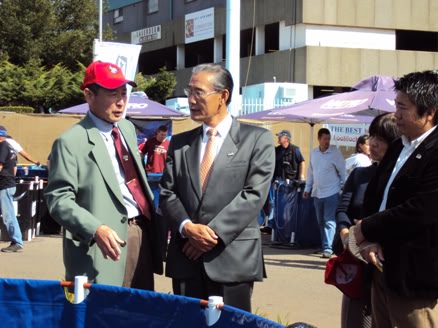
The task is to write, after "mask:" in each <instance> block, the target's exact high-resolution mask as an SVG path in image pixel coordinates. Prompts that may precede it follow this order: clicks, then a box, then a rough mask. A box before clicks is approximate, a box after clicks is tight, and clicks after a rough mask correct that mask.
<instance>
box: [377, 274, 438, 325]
mask: <svg viewBox="0 0 438 328" xmlns="http://www.w3.org/2000/svg"><path fill="white" fill-rule="evenodd" d="M371 307H372V310H371V311H372V317H373V320H372V321H373V323H372V326H373V327H375V328H389V327H392V328H395V327H397V328H419V327H421V328H429V327H430V328H432V327H438V306H437V300H436V299H425V298H412V297H404V296H399V295H397V294H396V293H394V292H392V291H390V290H389V289H388V288H387V287H386V284H385V281H384V277H383V273H381V272H380V271H379V270H377V269H375V270H374V273H373V282H372V287H371Z"/></svg>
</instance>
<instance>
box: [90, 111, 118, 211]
mask: <svg viewBox="0 0 438 328" xmlns="http://www.w3.org/2000/svg"><path fill="white" fill-rule="evenodd" d="M84 124H85V127H86V130H87V133H88V140H89V143H90V145H92V146H93V147H92V150H91V153H92V154H93V157H94V161H95V162H96V164H97V166H98V167H99V170H100V172H101V174H102V177H103V179H104V180H105V182H106V184H107V185H108V187H109V189H110V190H111V191H112V192H113V194H114V195H115V196H116V197H117V199H118V200H119V201H120V204H121V205H123V206H124V202H123V196H122V192H121V190H120V187H119V185H118V182H117V177H116V175H115V173H114V169H113V166H112V164H111V158H110V156H109V154H108V150H107V148H106V146H105V144H104V141H103V140H102V136H101V135H100V131H99V130H98V129H97V128H96V127H95V126H94V123H93V121H92V120H91V118H89V117H88V116H86V117H85V119H84Z"/></svg>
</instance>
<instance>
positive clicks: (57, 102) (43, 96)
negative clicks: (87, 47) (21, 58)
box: [0, 61, 85, 112]
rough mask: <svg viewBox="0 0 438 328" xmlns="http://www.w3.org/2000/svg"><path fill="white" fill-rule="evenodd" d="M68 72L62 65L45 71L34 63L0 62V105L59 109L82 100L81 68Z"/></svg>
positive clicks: (38, 110)
mask: <svg viewBox="0 0 438 328" xmlns="http://www.w3.org/2000/svg"><path fill="white" fill-rule="evenodd" d="M79 66H80V67H81V70H80V71H78V72H71V71H70V70H68V69H67V68H65V67H63V66H62V65H55V66H53V67H52V68H51V69H49V70H47V69H46V68H45V67H42V66H40V65H38V64H37V63H36V62H30V63H29V64H28V65H26V66H24V67H22V66H17V65H14V64H12V63H10V62H8V61H2V62H1V63H0V106H30V107H33V108H35V110H36V111H37V112H44V111H47V110H48V109H49V108H52V109H53V110H55V111H56V110H59V109H62V108H65V107H68V106H71V105H75V104H78V103H80V102H82V101H83V96H82V92H81V90H80V89H79V85H80V84H81V81H82V78H83V74H84V71H85V67H84V66H83V65H82V64H79Z"/></svg>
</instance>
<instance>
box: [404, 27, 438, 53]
mask: <svg viewBox="0 0 438 328" xmlns="http://www.w3.org/2000/svg"><path fill="white" fill-rule="evenodd" d="M395 49H396V50H414V51H434V52H437V51H438V33H437V32H423V31H404V30H403V31H402V30H397V31H395Z"/></svg>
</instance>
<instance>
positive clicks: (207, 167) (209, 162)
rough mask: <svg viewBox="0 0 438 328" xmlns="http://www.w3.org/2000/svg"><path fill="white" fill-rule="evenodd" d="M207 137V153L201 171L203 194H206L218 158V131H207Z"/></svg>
mask: <svg viewBox="0 0 438 328" xmlns="http://www.w3.org/2000/svg"><path fill="white" fill-rule="evenodd" d="M207 135H208V142H207V146H206V147H205V153H204V157H203V158H202V162H201V169H200V177H201V187H202V192H204V191H205V188H206V187H207V184H208V178H209V177H210V174H211V170H212V168H213V162H214V158H215V157H216V143H217V138H216V135H217V130H216V129H213V128H211V129H209V130H208V131H207Z"/></svg>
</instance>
